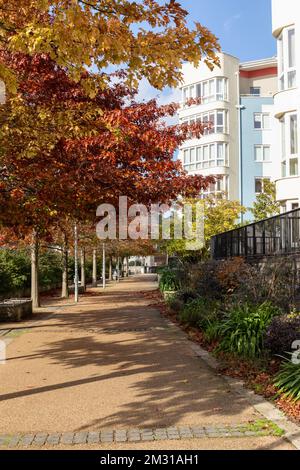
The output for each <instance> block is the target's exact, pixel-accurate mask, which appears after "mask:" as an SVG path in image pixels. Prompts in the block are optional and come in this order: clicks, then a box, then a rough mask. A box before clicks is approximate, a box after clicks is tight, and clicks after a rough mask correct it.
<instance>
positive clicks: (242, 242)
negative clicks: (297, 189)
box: [211, 209, 300, 259]
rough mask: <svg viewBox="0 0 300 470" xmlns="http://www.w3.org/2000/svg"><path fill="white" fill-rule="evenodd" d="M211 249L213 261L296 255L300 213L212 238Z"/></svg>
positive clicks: (258, 223) (299, 230) (287, 213)
mask: <svg viewBox="0 0 300 470" xmlns="http://www.w3.org/2000/svg"><path fill="white" fill-rule="evenodd" d="M211 248H212V257H213V258H214V259H224V258H232V257H234V256H243V257H245V258H251V257H261V256H274V255H289V254H294V253H300V209H294V210H292V211H290V212H285V213H284V214H280V215H277V216H275V217H271V218H269V219H265V220H262V221H260V222H255V223H252V224H249V225H246V226H244V227H241V228H238V229H235V230H231V231H230V232H224V233H221V234H220V235H216V236H215V237H213V238H212V247H211Z"/></svg>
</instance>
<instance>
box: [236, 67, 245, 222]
mask: <svg viewBox="0 0 300 470" xmlns="http://www.w3.org/2000/svg"><path fill="white" fill-rule="evenodd" d="M235 75H236V92H237V100H238V101H237V102H238V104H237V105H236V109H237V112H238V146H239V196H240V202H241V205H242V206H243V205H244V186H243V147H242V109H244V106H242V105H241V94H240V72H239V71H238V72H236V74H235ZM240 220H241V223H243V221H244V215H243V214H242V213H241V214H240Z"/></svg>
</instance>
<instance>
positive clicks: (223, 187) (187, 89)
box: [179, 53, 278, 207]
mask: <svg viewBox="0 0 300 470" xmlns="http://www.w3.org/2000/svg"><path fill="white" fill-rule="evenodd" d="M219 58H220V68H219V67H216V68H215V69H214V70H212V71H211V70H209V69H208V68H207V66H206V65H205V64H204V63H203V64H200V66H199V67H198V68H194V67H193V66H192V65H190V64H186V65H185V66H184V85H183V86H182V105H181V109H180V112H179V120H180V123H194V122H202V123H203V124H204V125H205V124H206V123H209V125H208V126H207V128H206V129H205V131H204V135H203V136H202V137H201V139H189V140H187V141H186V142H185V143H184V144H183V145H182V147H181V148H180V151H179V159H180V160H181V161H182V164H183V166H184V168H185V170H186V171H188V173H191V174H202V175H203V176H208V175H218V176H221V179H220V180H218V181H217V183H216V184H215V185H211V187H210V188H209V190H208V191H207V192H206V193H204V194H203V195H204V196H205V195H206V194H207V193H210V194H218V193H219V194H222V195H225V196H226V197H227V198H228V199H230V200H240V201H241V203H242V204H243V205H244V206H246V207H251V206H252V204H253V201H254V200H255V198H256V195H257V193H258V192H262V191H263V186H262V185H260V181H262V180H263V178H270V179H273V180H275V176H276V175H275V172H276V169H275V167H274V161H273V159H272V158H271V155H272V154H273V152H272V150H273V149H272V137H271V133H272V132H271V129H273V127H274V126H273V119H274V117H273V112H272V110H273V95H274V94H275V92H276V91H277V83H278V81H277V59H276V58H270V59H264V60H260V61H251V62H247V63H244V64H243V63H240V61H239V59H237V58H236V57H233V56H231V55H229V54H225V53H220V54H219ZM190 98H199V99H200V100H199V104H192V105H190V104H189V103H188V100H189V99H190Z"/></svg>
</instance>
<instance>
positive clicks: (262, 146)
mask: <svg viewBox="0 0 300 470" xmlns="http://www.w3.org/2000/svg"><path fill="white" fill-rule="evenodd" d="M257 149H260V150H261V158H260V159H258V158H257V153H256V150H257ZM267 149H268V150H269V159H266V158H265V151H266V150H267ZM254 161H255V163H272V159H271V145H270V144H255V145H254Z"/></svg>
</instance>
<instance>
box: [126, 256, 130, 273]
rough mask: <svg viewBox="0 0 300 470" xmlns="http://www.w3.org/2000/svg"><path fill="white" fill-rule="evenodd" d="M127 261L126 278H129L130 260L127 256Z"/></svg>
mask: <svg viewBox="0 0 300 470" xmlns="http://www.w3.org/2000/svg"><path fill="white" fill-rule="evenodd" d="M125 260H126V277H129V260H128V256H126V258H125Z"/></svg>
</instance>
